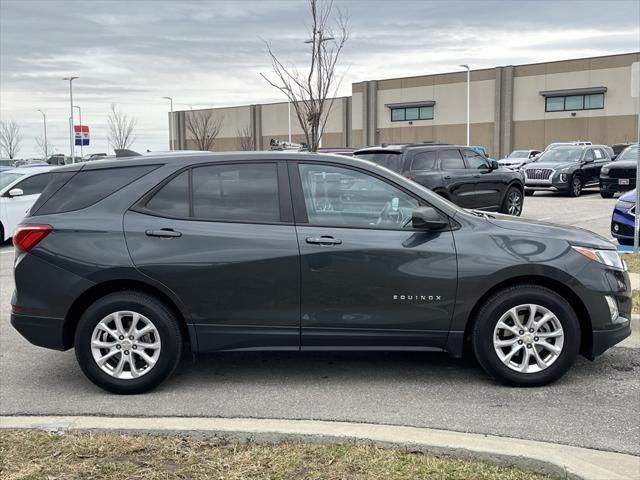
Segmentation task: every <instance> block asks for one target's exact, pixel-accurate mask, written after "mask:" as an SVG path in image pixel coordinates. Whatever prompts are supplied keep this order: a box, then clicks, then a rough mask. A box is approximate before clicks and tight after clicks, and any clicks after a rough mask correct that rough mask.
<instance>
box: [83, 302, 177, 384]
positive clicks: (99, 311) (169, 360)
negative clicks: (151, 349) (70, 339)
mask: <svg viewBox="0 0 640 480" xmlns="http://www.w3.org/2000/svg"><path fill="white" fill-rule="evenodd" d="M117 311H134V312H136V313H139V314H141V315H144V316H145V317H147V318H148V319H149V320H150V321H151V322H152V323H153V326H155V328H156V330H157V332H158V334H159V337H160V342H161V347H160V353H159V356H158V358H157V361H156V363H155V364H154V365H153V367H152V368H150V369H149V370H148V371H147V372H146V373H145V374H143V375H141V376H140V377H138V378H131V379H119V378H115V377H114V376H111V375H110V374H108V373H106V372H104V371H103V370H102V369H101V368H100V367H99V366H98V364H97V363H96V360H94V358H93V354H92V351H91V339H92V335H93V331H94V328H95V327H96V325H98V323H99V322H100V321H101V320H102V319H103V318H105V317H106V316H107V315H109V314H111V313H114V312H117ZM119 348H120V347H119ZM75 350H76V358H77V360H78V363H79V364H80V368H82V371H83V372H84V374H85V375H86V376H87V377H88V378H89V380H91V381H92V382H93V383H95V384H96V385H97V386H98V387H100V388H102V389H104V390H107V391H109V392H113V393H118V394H136V393H143V392H146V391H148V390H151V389H152V388H154V387H157V386H158V385H159V384H160V383H162V382H163V381H164V380H166V379H167V378H168V377H169V376H171V374H172V373H173V372H174V370H175V369H176V367H177V366H178V362H179V360H180V356H181V354H182V333H181V330H180V326H179V324H178V319H176V317H175V315H174V314H173V313H172V312H171V310H169V309H168V308H167V307H166V305H165V304H164V303H162V302H161V301H159V300H158V299H157V298H155V297H153V296H151V295H149V294H146V293H143V292H137V291H122V292H115V293H111V294H109V295H106V296H105V297H102V298H100V299H99V300H97V301H96V302H95V303H93V304H92V305H91V306H90V307H89V308H88V309H87V310H86V311H85V312H84V313H83V314H82V317H81V318H80V321H79V323H78V328H77V329H76V335H75ZM119 355H122V353H119ZM131 358H133V354H131ZM129 369H130V368H129Z"/></svg>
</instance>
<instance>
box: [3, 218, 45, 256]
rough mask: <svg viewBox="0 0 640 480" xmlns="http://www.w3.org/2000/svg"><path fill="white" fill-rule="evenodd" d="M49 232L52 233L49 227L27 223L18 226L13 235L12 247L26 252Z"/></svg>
mask: <svg viewBox="0 0 640 480" xmlns="http://www.w3.org/2000/svg"><path fill="white" fill-rule="evenodd" d="M51 232H53V227H52V226H51V225H32V224H28V223H25V224H22V225H18V227H17V228H16V231H15V232H14V234H13V245H15V247H16V248H17V249H18V250H22V251H23V252H28V251H29V250H31V249H32V248H33V247H35V246H36V245H37V244H38V243H40V240H42V239H43V238H44V237H46V236H47V235H49V234H50V233H51Z"/></svg>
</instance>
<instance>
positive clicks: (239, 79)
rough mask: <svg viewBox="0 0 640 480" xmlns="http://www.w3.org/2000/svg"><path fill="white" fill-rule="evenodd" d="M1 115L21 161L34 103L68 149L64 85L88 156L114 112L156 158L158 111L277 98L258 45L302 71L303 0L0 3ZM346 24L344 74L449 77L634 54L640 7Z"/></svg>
mask: <svg viewBox="0 0 640 480" xmlns="http://www.w3.org/2000/svg"><path fill="white" fill-rule="evenodd" d="M0 2H1V11H2V14H1V15H0V59H1V62H0V117H2V119H13V120H16V121H17V122H18V123H20V124H21V125H22V127H23V134H24V137H25V142H24V147H23V151H22V152H21V153H22V155H23V156H33V155H35V153H36V150H35V142H33V140H32V139H33V138H34V137H35V136H37V135H39V134H40V133H41V130H42V119H41V116H40V114H39V113H38V112H37V111H36V110H37V109H38V108H41V109H43V110H44V111H45V112H46V113H47V119H48V127H49V129H48V130H49V132H48V133H49V137H50V138H51V140H52V142H53V144H54V145H55V147H57V149H58V150H59V151H62V152H66V151H67V149H68V146H67V145H68V140H67V138H68V137H67V135H68V133H67V132H68V117H69V97H68V83H66V82H63V81H62V80H61V78H62V77H64V76H67V75H70V74H73V75H78V76H79V77H80V78H79V79H78V80H76V81H75V82H74V102H75V103H76V104H77V105H80V106H81V107H82V109H83V110H82V111H83V120H84V122H85V123H87V124H88V125H90V127H91V129H92V139H93V140H92V142H93V143H94V146H92V147H91V148H90V149H88V150H90V151H106V150H107V145H106V118H107V113H108V109H109V105H110V104H111V103H117V104H118V105H119V107H120V108H121V109H122V110H123V111H124V112H125V113H127V114H129V115H132V116H135V117H137V118H138V128H137V130H138V132H137V141H136V144H135V145H134V147H135V148H138V149H140V150H144V149H147V148H149V149H152V150H156V149H166V145H167V122H168V119H167V111H168V102H167V101H166V100H163V99H162V98H161V97H163V96H166V95H169V96H172V97H174V100H175V107H176V109H187V108H190V107H191V106H193V107H194V108H197V107H205V106H226V105H237V104H248V103H260V102H269V101H278V100H281V95H280V94H279V93H278V92H277V91H275V90H274V89H273V88H271V87H270V86H268V85H267V84H266V83H265V82H264V80H263V79H262V78H261V77H260V75H259V74H260V72H265V73H268V72H269V71H270V67H269V61H268V58H267V56H266V54H265V46H264V41H265V40H266V41H269V42H270V43H271V45H272V46H273V48H274V49H275V50H276V51H277V52H278V53H279V55H280V56H281V57H282V58H283V59H284V60H285V62H286V63H288V64H293V65H298V66H301V67H302V66H304V64H305V60H306V56H307V55H308V46H307V45H305V44H304V43H302V42H303V41H304V40H305V39H306V38H308V20H307V16H306V11H307V10H306V9H307V7H306V2H304V1H301V0H295V1H246V0H245V1H242V2H233V1H204V0H201V1H193V2H190V1H181V2H174V1H151V0H145V1H143V0H129V1H124V0H114V1H108V2H91V3H88V2H82V1H74V0H70V1H56V0H54V1H42V2H40V1H33V0H31V1H13V0H0ZM335 5H336V7H338V8H340V9H341V10H343V11H345V12H346V13H347V14H348V16H349V18H350V23H351V30H352V36H351V39H350V41H349V43H348V44H347V48H346V49H345V51H344V57H343V63H342V66H343V71H345V72H346V73H345V78H344V81H343V84H342V87H341V92H340V93H341V94H343V95H348V94H350V89H351V83H352V82H358V81H362V80H369V79H376V78H393V77H400V76H407V75H419V74H427V73H437V72H446V71H451V70H455V69H457V65H459V64H461V63H469V64H470V65H472V66H473V67H474V68H485V67H493V66H495V65H504V64H520V63H531V62H540V61H549V60H560V59H565V58H576V57H585V56H594V55H606V54H611V53H621V52H629V51H638V50H640V29H639V27H638V21H637V19H638V18H639V17H640V5H639V4H638V2H635V1H618V2H615V1H610V2H607V7H606V8H603V7H602V4H601V3H600V2H592V1H578V0H576V1H565V2H562V1H517V2H516V1H475V0H468V1H442V2H441V1H421V2H420V1H395V2H386V1H379V0H369V1H364V0H363V1H357V0H351V1H348V0H336V1H335Z"/></svg>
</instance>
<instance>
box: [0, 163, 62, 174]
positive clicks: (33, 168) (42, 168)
mask: <svg viewBox="0 0 640 480" xmlns="http://www.w3.org/2000/svg"><path fill="white" fill-rule="evenodd" d="M54 168H56V167H55V166H53V165H30V166H26V165H25V166H22V167H16V168H12V169H11V170H5V171H4V172H2V173H22V174H24V175H29V176H30V175H36V174H38V173H44V172H48V171H49V170H53V169H54Z"/></svg>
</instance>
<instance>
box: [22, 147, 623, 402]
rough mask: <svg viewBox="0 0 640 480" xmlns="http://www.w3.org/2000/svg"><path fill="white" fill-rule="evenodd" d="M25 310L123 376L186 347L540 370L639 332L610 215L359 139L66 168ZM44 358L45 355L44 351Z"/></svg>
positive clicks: (42, 328)
mask: <svg viewBox="0 0 640 480" xmlns="http://www.w3.org/2000/svg"><path fill="white" fill-rule="evenodd" d="M14 244H15V246H16V258H15V269H14V275H15V284H16V290H15V292H14V295H13V298H12V302H11V304H12V313H11V323H12V325H13V326H14V327H15V328H16V329H17V330H18V331H19V332H20V333H21V334H22V335H23V336H24V337H25V338H27V339H28V340H29V341H30V342H32V343H33V344H35V345H39V346H42V347H47V348H52V349H57V350H67V349H70V348H75V353H76V356H77V359H78V362H79V364H80V367H81V368H82V370H83V371H84V373H85V374H86V375H87V377H88V378H89V379H91V380H92V381H93V382H94V383H96V384H97V385H99V386H100V387H102V388H104V389H107V390H109V391H111V392H116V393H139V392H144V391H146V390H149V389H151V388H153V387H155V386H156V385H158V384H160V383H161V382H162V381H163V380H164V379H166V378H167V377H168V376H169V375H170V374H171V373H172V372H173V371H174V369H175V368H176V366H177V364H178V361H179V359H180V358H181V355H182V352H183V351H185V350H187V351H190V352H193V353H194V354H195V353H198V352H216V351H252V350H254V351H255V350H258V351H262V350H288V351H314V350H318V351H327V350H339V351H344V350H360V351H361V350H376V351H377V350H380V351H384V350H406V351H442V352H448V353H449V354H450V355H452V356H454V357H459V356H461V355H462V354H463V353H464V352H467V351H470V352H473V353H474V354H475V356H476V358H477V359H478V361H479V363H480V364H481V365H482V367H483V368H484V369H485V371H486V372H488V374H489V375H491V376H492V377H493V378H495V379H496V380H498V381H500V382H502V383H505V384H507V385H518V386H537V385H544V384H547V383H549V382H553V381H554V380H556V379H558V378H560V376H562V375H563V374H564V373H565V372H566V371H567V370H568V369H569V367H570V366H571V364H572V363H573V361H574V360H575V358H576V355H577V354H578V353H581V354H583V355H584V356H586V357H588V358H590V359H593V358H595V357H597V356H598V355H600V354H602V353H603V352H604V351H605V350H606V349H608V348H609V347H611V346H612V345H615V344H616V343H618V342H620V341H621V340H622V339H624V338H625V337H627V336H628V335H630V318H631V298H630V297H631V289H630V285H629V276H628V274H627V272H626V268H625V265H624V263H623V262H622V261H621V260H620V257H619V256H618V254H617V252H616V250H615V247H614V245H613V244H611V243H610V242H609V241H607V240H605V239H604V238H602V237H599V236H597V235H595V234H593V233H590V232H587V231H583V230H578V229H569V228H561V227H557V226H552V225H547V224H540V223H536V222H528V221H524V220H521V219H518V218H515V217H512V216H505V215H499V214H487V213H482V212H474V211H471V212H470V211H466V210H463V209H461V208H459V207H457V206H456V205H454V204H453V203H451V202H449V201H448V200H446V199H444V198H442V197H441V196H439V195H437V194H435V193H433V192H431V191H430V190H428V189H426V188H424V187H422V186H420V185H418V184H417V183H415V182H412V181H409V180H407V179H406V178H404V177H402V176H401V175H398V174H396V173H394V172H392V171H390V170H388V169H386V168H382V167H379V166H376V165H375V164H373V163H371V162H369V161H366V160H361V159H358V158H348V157H344V156H332V155H318V154H309V153H283V152H252V153H235V154H231V153H220V154H213V153H199V154H184V153H181V154H176V155H175V156H166V155H164V156H144V157H137V158H132V159H124V160H117V161H116V160H114V161H109V160H105V161H101V162H88V163H81V164H75V165H68V166H66V167H62V168H60V169H56V171H55V172H53V173H52V180H51V181H50V183H49V185H48V187H47V188H46V189H45V191H44V192H43V193H42V195H41V196H40V197H39V199H38V201H37V202H36V204H35V205H34V206H33V207H32V209H31V212H30V214H29V215H28V216H27V217H26V218H25V219H24V220H23V223H22V224H21V225H20V226H19V227H18V228H17V230H16V232H15V235H14ZM43 368H46V367H43Z"/></svg>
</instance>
